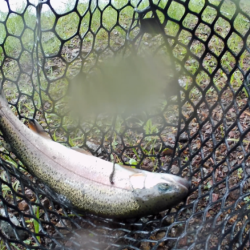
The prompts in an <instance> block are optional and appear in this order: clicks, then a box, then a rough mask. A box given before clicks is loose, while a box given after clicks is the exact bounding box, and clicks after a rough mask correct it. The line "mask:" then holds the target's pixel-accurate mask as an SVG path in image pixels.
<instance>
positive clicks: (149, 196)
mask: <svg viewBox="0 0 250 250" xmlns="http://www.w3.org/2000/svg"><path fill="white" fill-rule="evenodd" d="M135 178H137V182H136V180H135ZM130 183H131V185H132V187H133V189H134V195H135V199H136V201H137V202H138V204H139V206H140V207H141V208H142V210H143V211H141V213H142V214H145V215H146V214H149V211H151V213H152V211H154V212H155V213H158V212H161V211H164V210H166V209H168V208H171V207H172V206H174V205H177V204H178V203H179V202H181V201H182V200H183V199H184V198H185V197H186V196H187V195H188V192H189V189H190V184H189V182H188V181H187V180H186V179H184V178H181V177H179V176H175V175H172V174H162V173H159V174H156V173H150V172H146V173H145V175H144V177H143V176H142V175H137V176H134V178H133V180H132V181H130Z"/></svg>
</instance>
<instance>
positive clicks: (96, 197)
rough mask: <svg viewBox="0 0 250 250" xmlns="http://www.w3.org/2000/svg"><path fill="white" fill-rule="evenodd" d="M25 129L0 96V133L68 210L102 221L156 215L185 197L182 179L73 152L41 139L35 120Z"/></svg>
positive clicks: (186, 187) (185, 185)
mask: <svg viewBox="0 0 250 250" xmlns="http://www.w3.org/2000/svg"><path fill="white" fill-rule="evenodd" d="M29 126H30V128H31V129H30V128H28V127H27V126H26V125H25V124H24V123H23V122H21V121H20V120H19V119H18V118H17V117H16V116H15V115H14V113H13V112H12V111H11V109H10V107H9V104H8V102H7V100H6V98H5V95H4V92H3V90H2V91H1V92H0V130H1V131H2V133H3V136H4V139H5V140H6V142H7V143H8V144H9V145H10V147H11V150H12V152H13V153H14V154H15V155H16V156H17V157H18V158H19V159H20V160H21V161H22V163H23V164H24V166H25V167H26V168H27V171H28V172H30V173H31V174H32V175H34V176H36V177H37V178H38V179H39V180H40V181H42V182H43V183H45V184H46V185H47V186H48V187H49V190H50V191H51V192H52V195H55V196H56V197H57V198H58V199H59V201H60V202H61V203H62V204H63V205H65V206H66V207H68V208H73V209H75V211H77V212H81V213H84V214H94V215H97V216H101V217H105V218H118V219H127V218H138V217H143V216H147V215H151V214H157V213H159V212H161V211H164V210H166V209H168V208H171V207H172V206H174V205H176V204H178V203H179V202H180V201H182V200H183V199H184V198H185V197H187V195H188V193H189V189H190V182H189V181H188V180H186V179H185V178H182V177H179V176H176V175H172V174H167V173H153V172H149V171H145V170H141V169H134V168H131V167H129V166H121V165H119V164H114V163H112V162H109V161H106V160H103V159H100V158H98V157H95V156H93V155H90V154H87V153H82V152H79V151H78V150H72V149H71V148H69V147H66V146H64V145H62V144H60V143H57V142H55V141H53V140H51V139H50V137H49V136H48V135H45V133H44V131H43V128H42V126H41V125H40V124H39V123H37V122H36V121H35V120H31V121H30V125H29Z"/></svg>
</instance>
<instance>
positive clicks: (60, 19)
mask: <svg viewBox="0 0 250 250" xmlns="http://www.w3.org/2000/svg"><path fill="white" fill-rule="evenodd" d="M56 2H58V1H49V0H48V1H39V2H38V4H35V3H34V2H33V1H23V2H22V4H21V5H18V6H15V3H14V2H12V1H3V0H2V1H0V5H1V8H2V11H0V33H1V35H0V79H1V86H3V88H4V90H5V93H6V97H7V99H8V101H9V104H10V105H11V108H12V111H13V112H14V113H15V114H16V115H17V116H18V117H19V118H20V119H21V120H22V121H23V122H24V123H26V119H27V118H28V117H33V118H36V120H37V121H39V123H40V124H41V125H42V126H43V127H44V128H45V130H46V131H48V132H49V134H50V135H51V137H52V138H53V139H54V140H56V141H58V142H60V143H63V144H64V145H67V146H70V147H72V146H78V147H82V148H84V149H87V150H89V151H91V152H92V153H93V154H94V155H96V156H98V157H101V158H103V159H106V160H109V161H116V162H118V163H122V164H125V165H131V166H136V167H138V168H141V169H146V170H149V171H155V172H168V173H173V174H176V175H181V176H183V177H186V178H188V179H189V180H191V182H192V188H191V191H190V194H189V196H188V198H187V199H186V201H183V202H181V203H180V204H179V205H177V206H175V207H173V208H171V209H169V210H167V211H164V212H162V213H159V214H157V215H149V216H146V217H143V218H137V219H133V220H118V219H105V218H100V217H98V216H94V215H91V214H89V215H88V214H77V213H76V211H74V210H73V209H68V208H67V207H65V206H64V204H62V203H61V202H60V201H59V200H58V199H57V197H55V195H54V194H53V192H51V191H50V189H49V188H48V187H47V186H46V185H44V184H43V183H41V182H40V181H39V180H37V179H36V178H35V177H34V176H32V175H31V174H29V173H28V172H27V171H26V169H25V166H23V164H22V162H20V161H19V160H18V159H17V157H16V156H15V155H14V154H13V153H12V152H11V151H8V149H9V148H8V145H7V144H6V142H5V141H4V139H3V138H1V145H0V155H1V161H0V198H1V204H0V208H1V210H0V216H1V217H0V220H1V221H0V223H1V225H0V226H1V231H0V236H1V243H0V244H1V248H2V249H74V250H76V249H143V250H147V249H159V250H163V249H248V248H249V227H250V224H249V206H250V205H249V200H250V191H249V186H250V181H249V174H250V167H249V164H250V157H249V151H250V146H249V145H250V131H249V123H248V122H249V121H250V102H249V77H248V76H249V69H250V66H249V59H250V54H249V53H250V50H249V43H250V40H249V32H250V31H249V26H250V24H249V23H250V3H249V1H248V0H241V1H238V0H231V1H229V0H224V1H223V0H199V1H196V0H175V1H173V0H172V1H171V0H168V1H167V0H166V1H165V0H162V1H158V0H155V1H153V0H149V1H136V0H135V1H128V0H124V1H116V0H110V1H98V0H97V1H91V0H90V1H80V0H79V1H78V0H76V1H71V2H70V3H68V4H67V3H66V4H63V3H62V4H61V6H59V5H57V4H56ZM145 51H152V52H153V53H154V54H157V53H158V54H161V55H166V56H168V58H169V62H170V67H171V66H173V72H175V74H177V75H178V80H176V81H175V82H172V84H174V85H175V86H178V90H179V91H178V94H177V95H176V96H174V97H173V98H169V99H168V100H166V101H163V102H161V104H160V105H159V106H157V108H155V109H153V110H151V111H145V112H143V113H142V114H140V115H138V114H130V115H127V114H126V115H125V114H119V115H116V116H114V117H110V116H105V115H103V116H97V117H95V118H94V119H93V118H92V119H88V120H84V121H76V120H71V118H70V117H69V116H68V114H67V112H65V110H64V109H63V108H62V107H64V103H65V97H66V96H67V94H68V92H69V89H70V86H71V84H72V83H71V79H72V77H74V76H77V75H78V74H79V73H81V74H84V75H88V74H89V73H90V72H92V71H93V70H94V69H95V68H96V67H98V65H99V64H100V63H101V62H102V61H103V60H104V59H105V58H108V57H109V58H110V57H111V58H112V57H114V56H116V55H122V56H126V55H127V54H131V53H138V54H139V55H143V54H144V53H145ZM166 91H167V90H166ZM142 94H143V90H142ZM3 136H4V135H3Z"/></svg>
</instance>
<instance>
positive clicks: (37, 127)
mask: <svg viewBox="0 0 250 250" xmlns="http://www.w3.org/2000/svg"><path fill="white" fill-rule="evenodd" d="M28 125H29V128H30V129H31V130H32V131H33V132H35V133H37V134H39V135H40V136H42V137H44V138H46V139H50V140H51V138H50V136H49V134H48V133H47V132H46V131H45V130H44V129H43V127H42V126H41V125H40V124H39V123H38V122H37V120H36V119H29V123H28Z"/></svg>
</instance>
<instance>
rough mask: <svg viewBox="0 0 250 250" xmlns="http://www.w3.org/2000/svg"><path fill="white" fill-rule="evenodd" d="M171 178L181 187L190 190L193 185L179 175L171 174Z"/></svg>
mask: <svg viewBox="0 0 250 250" xmlns="http://www.w3.org/2000/svg"><path fill="white" fill-rule="evenodd" d="M171 179H172V181H173V182H174V183H177V184H178V185H179V186H180V187H181V188H183V189H184V190H186V191H187V192H189V190H190V187H191V183H190V181H188V180H186V179H184V178H182V177H180V176H177V175H171Z"/></svg>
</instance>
